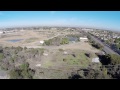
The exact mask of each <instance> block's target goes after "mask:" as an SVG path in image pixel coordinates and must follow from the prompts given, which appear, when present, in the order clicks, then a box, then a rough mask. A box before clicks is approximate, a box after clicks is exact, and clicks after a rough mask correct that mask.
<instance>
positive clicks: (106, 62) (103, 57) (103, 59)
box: [97, 55, 110, 65]
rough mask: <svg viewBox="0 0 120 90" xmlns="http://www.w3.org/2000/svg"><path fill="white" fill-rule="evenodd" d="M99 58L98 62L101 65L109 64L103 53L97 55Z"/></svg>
mask: <svg viewBox="0 0 120 90" xmlns="http://www.w3.org/2000/svg"><path fill="white" fill-rule="evenodd" d="M97 56H98V57H99V59H100V62H101V63H102V65H108V64H110V60H109V59H108V58H107V57H106V56H105V55H97Z"/></svg>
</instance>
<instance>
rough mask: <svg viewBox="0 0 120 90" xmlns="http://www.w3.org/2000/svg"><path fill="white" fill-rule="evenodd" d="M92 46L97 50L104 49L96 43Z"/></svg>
mask: <svg viewBox="0 0 120 90" xmlns="http://www.w3.org/2000/svg"><path fill="white" fill-rule="evenodd" d="M92 46H93V47H95V48H97V49H102V48H103V46H102V45H101V44H99V43H95V42H93V43H92Z"/></svg>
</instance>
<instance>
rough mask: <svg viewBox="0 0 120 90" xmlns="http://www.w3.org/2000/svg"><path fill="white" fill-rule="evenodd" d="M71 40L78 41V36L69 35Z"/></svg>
mask: <svg viewBox="0 0 120 90" xmlns="http://www.w3.org/2000/svg"><path fill="white" fill-rule="evenodd" d="M69 40H70V41H78V38H77V37H69Z"/></svg>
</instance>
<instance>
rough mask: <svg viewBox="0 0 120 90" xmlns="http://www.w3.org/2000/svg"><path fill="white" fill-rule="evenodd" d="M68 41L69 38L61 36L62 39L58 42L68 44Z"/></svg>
mask: <svg viewBox="0 0 120 90" xmlns="http://www.w3.org/2000/svg"><path fill="white" fill-rule="evenodd" d="M68 43H69V40H68V38H62V41H61V42H60V44H62V45H63V44H68Z"/></svg>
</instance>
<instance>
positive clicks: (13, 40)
mask: <svg viewBox="0 0 120 90" xmlns="http://www.w3.org/2000/svg"><path fill="white" fill-rule="evenodd" d="M22 40H23V39H12V40H7V41H8V42H13V43H15V42H20V41H22Z"/></svg>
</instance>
